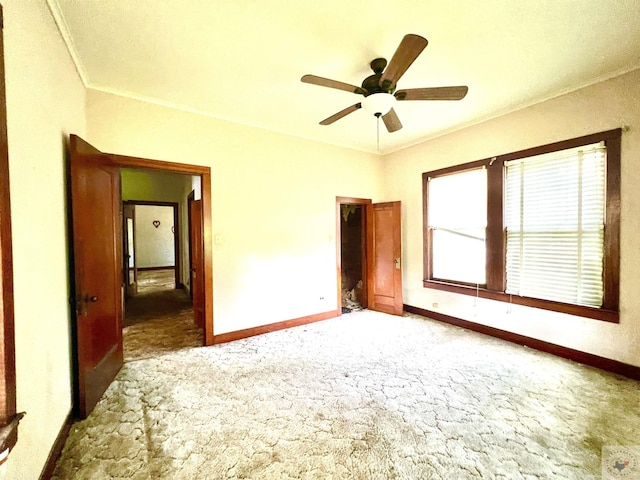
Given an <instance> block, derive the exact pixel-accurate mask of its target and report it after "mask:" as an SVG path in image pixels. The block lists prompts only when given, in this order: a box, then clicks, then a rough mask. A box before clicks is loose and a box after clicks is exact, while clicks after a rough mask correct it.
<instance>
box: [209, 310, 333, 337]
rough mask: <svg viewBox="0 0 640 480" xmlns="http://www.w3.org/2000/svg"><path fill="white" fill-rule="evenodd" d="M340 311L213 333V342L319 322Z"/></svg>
mask: <svg viewBox="0 0 640 480" xmlns="http://www.w3.org/2000/svg"><path fill="white" fill-rule="evenodd" d="M341 313H342V310H341V309H338V310H330V311H328V312H322V313H316V314H315V315H307V316H306V317H300V318H293V319H291V320H285V321H283V322H277V323H270V324H269V325H262V326H260V327H253V328H245V329H244V330H236V331H235V332H229V333H221V334H219V335H215V337H214V342H213V343H215V344H218V343H226V342H233V341H235V340H241V339H243V338H249V337H254V336H256V335H262V334H264V333H269V332H276V331H278V330H284V329H286V328H292V327H299V326H301V325H307V324H309V323H314V322H319V321H321V320H327V319H329V318H335V317H338V316H340V315H341Z"/></svg>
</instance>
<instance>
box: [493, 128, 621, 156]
mask: <svg viewBox="0 0 640 480" xmlns="http://www.w3.org/2000/svg"><path fill="white" fill-rule="evenodd" d="M621 134H622V129H621V128H614V129H613V130H606V131H604V132H598V133H592V134H589V135H584V136H582V137H576V138H570V139H569V140H561V141H559V142H554V143H547V144H546V145H540V146H538V147H532V148H527V149H525V150H519V151H517V152H511V153H506V154H503V155H498V156H497V157H495V158H496V159H497V160H498V161H500V162H508V161H510V160H517V159H519V158H525V157H533V156H535V155H543V154H545V153H551V152H555V151H557V150H566V149H569V148H576V147H581V146H582V145H589V144H590V143H598V142H602V141H605V142H608V141H610V140H615V139H616V138H619V137H620V135H621Z"/></svg>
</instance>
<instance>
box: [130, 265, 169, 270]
mask: <svg viewBox="0 0 640 480" xmlns="http://www.w3.org/2000/svg"><path fill="white" fill-rule="evenodd" d="M175 269H176V267H175V265H168V266H166V267H138V271H139V272H145V271H150V270H175Z"/></svg>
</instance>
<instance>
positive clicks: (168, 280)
mask: <svg viewBox="0 0 640 480" xmlns="http://www.w3.org/2000/svg"><path fill="white" fill-rule="evenodd" d="M124 310H125V314H124V325H125V327H124V329H123V331H122V337H123V343H124V361H125V362H131V361H134V360H142V359H145V358H152V357H156V356H158V355H164V354H167V353H171V352H176V351H178V350H182V349H184V348H192V347H200V346H202V344H203V332H202V329H201V328H198V327H197V326H196V325H195V324H194V322H193V308H192V306H191V299H190V298H189V295H188V294H187V292H186V291H185V290H182V289H176V288H175V281H174V273H173V269H166V270H147V271H142V272H139V273H138V294H137V295H135V296H133V297H131V298H129V299H128V300H127V302H126V303H125V308H124Z"/></svg>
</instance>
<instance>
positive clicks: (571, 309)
mask: <svg viewBox="0 0 640 480" xmlns="http://www.w3.org/2000/svg"><path fill="white" fill-rule="evenodd" d="M422 285H423V286H424V287H425V288H432V289H434V290H443V291H445V292H453V293H460V294H462V295H472V296H474V297H475V296H478V297H480V298H487V299H489V300H497V301H499V302H506V303H513V304H514V305H523V306H525V307H533V308H540V309H542V310H550V311H553V312H560V313H566V314H569V315H576V316H578V317H585V318H592V319H594V320H602V321H604V322H611V323H618V322H619V321H620V315H619V313H618V311H617V310H606V309H604V308H594V307H584V306H581V305H572V304H570V303H561V302H553V301H551V300H542V299H539V298H530V297H520V296H518V295H509V294H508V293H504V292H495V291H493V290H487V289H486V288H482V287H480V288H476V286H475V285H473V286H469V285H461V284H457V283H447V282H443V281H439V280H424V281H423V282H422Z"/></svg>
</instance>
